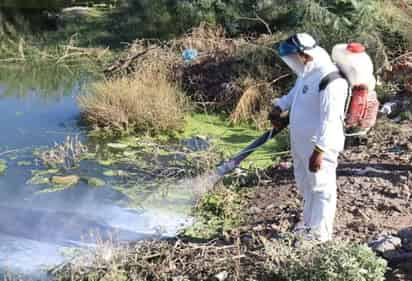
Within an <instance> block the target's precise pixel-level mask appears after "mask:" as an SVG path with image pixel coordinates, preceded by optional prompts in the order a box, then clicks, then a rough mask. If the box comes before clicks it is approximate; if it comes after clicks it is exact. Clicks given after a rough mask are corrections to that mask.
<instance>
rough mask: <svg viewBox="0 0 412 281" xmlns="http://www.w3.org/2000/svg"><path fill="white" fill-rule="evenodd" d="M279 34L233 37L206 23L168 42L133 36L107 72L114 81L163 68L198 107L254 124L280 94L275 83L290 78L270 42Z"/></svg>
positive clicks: (234, 120)
mask: <svg viewBox="0 0 412 281" xmlns="http://www.w3.org/2000/svg"><path fill="white" fill-rule="evenodd" d="M281 36H282V35H281V34H276V35H273V36H262V37H259V38H247V37H242V38H237V39H232V38H229V37H227V36H226V34H225V32H224V30H223V29H222V28H221V27H212V26H209V25H207V24H202V25H201V26H200V27H198V28H194V29H192V30H191V31H190V32H189V33H187V34H186V35H184V36H182V37H181V38H178V39H175V40H171V41H168V42H155V41H147V40H146V41H145V40H137V41H135V42H134V43H133V44H131V45H130V46H129V48H128V50H126V51H125V52H124V54H123V55H122V56H121V57H120V58H119V60H118V61H116V62H115V63H114V64H113V65H111V66H109V67H108V68H107V69H106V71H105V74H106V77H107V78H108V79H109V81H116V80H119V79H120V80H121V79H123V78H121V77H123V76H125V75H126V76H129V77H130V76H134V75H135V73H136V72H137V73H142V72H146V71H148V72H157V71H159V69H161V72H163V73H165V78H166V79H167V80H168V81H169V83H172V84H174V85H177V87H179V88H181V89H182V90H183V91H184V92H185V93H186V94H187V95H188V96H189V97H190V98H191V100H192V102H193V103H194V104H195V105H196V107H197V108H198V109H201V110H207V111H210V110H212V111H214V110H218V111H226V112H227V113H231V114H232V118H231V119H232V121H233V122H234V123H238V122H241V121H251V120H252V121H255V123H256V121H257V120H259V117H260V116H263V115H265V113H266V110H267V108H268V106H269V104H270V100H271V99H272V98H273V96H276V93H277V92H278V89H279V88H278V85H277V83H278V82H279V83H285V82H288V80H289V79H288V78H289V75H288V74H287V73H288V72H287V70H286V69H284V68H283V64H281V63H280V61H279V59H277V58H276V56H275V52H274V50H273V48H272V47H271V45H272V44H273V43H274V42H276V41H277V39H278V38H279V37H281ZM185 49H196V50H197V51H198V53H199V55H198V56H197V57H196V58H195V59H194V60H193V61H190V62H185V61H184V60H183V58H182V55H181V54H182V52H183V50H185ZM285 74H286V75H285ZM274 77H275V78H277V79H275V80H273V78H274ZM113 83H116V82H113ZM111 90H112V91H114V89H111Z"/></svg>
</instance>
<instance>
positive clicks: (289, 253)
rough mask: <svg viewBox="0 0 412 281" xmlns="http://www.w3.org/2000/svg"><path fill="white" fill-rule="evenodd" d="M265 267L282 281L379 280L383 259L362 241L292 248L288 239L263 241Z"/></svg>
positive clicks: (383, 268) (385, 265) (383, 274)
mask: <svg viewBox="0 0 412 281" xmlns="http://www.w3.org/2000/svg"><path fill="white" fill-rule="evenodd" d="M265 248H266V251H267V253H268V255H269V256H270V257H271V259H270V260H269V261H268V267H269V268H270V269H271V270H272V271H273V272H274V275H275V276H276V278H275V280H282V281H298V280H311V281H329V280H333V281H383V280H385V272H386V269H387V263H386V261H385V260H383V259H382V258H379V257H377V256H376V255H375V253H373V251H372V250H371V249H370V248H368V247H367V246H366V245H359V244H351V243H346V242H331V243H325V244H318V245H313V246H312V247H311V248H307V247H300V248H295V247H293V246H292V245H291V242H290V241H288V240H280V241H275V242H269V241H265Z"/></svg>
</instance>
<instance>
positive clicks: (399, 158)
mask: <svg viewBox="0 0 412 281" xmlns="http://www.w3.org/2000/svg"><path fill="white" fill-rule="evenodd" d="M411 125H412V124H411V123H410V122H405V123H403V124H395V123H393V122H391V121H388V120H384V121H380V122H379V124H378V125H377V127H376V128H375V130H374V131H372V132H370V135H368V141H367V143H362V142H361V143H358V144H352V145H351V146H350V147H347V148H346V149H345V152H344V153H343V155H342V156H341V159H340V164H339V167H338V206H337V214H336V220H335V229H334V235H335V238H337V239H345V240H352V241H357V242H368V241H371V240H373V239H375V238H376V237H377V236H378V235H379V234H382V233H385V234H397V233H398V231H399V230H401V229H403V228H406V227H410V226H412V207H411V201H412V198H411V194H412V178H411V175H412V163H411V160H412V126H411ZM283 160H284V161H290V159H288V158H286V159H283ZM249 202H250V203H249V208H248V221H249V222H250V223H251V226H248V227H243V229H242V230H243V231H246V230H249V229H250V228H254V230H258V231H260V232H261V231H262V232H266V233H267V235H268V236H269V235H272V234H274V233H279V232H284V231H288V230H291V229H292V228H293V226H294V224H296V223H297V222H298V221H299V219H300V216H301V206H302V204H301V197H300V196H299V195H298V193H297V189H296V186H295V183H294V179H293V175H292V170H291V169H289V170H280V169H277V168H276V167H274V168H273V169H270V170H269V171H268V172H267V175H266V176H264V177H263V180H262V182H261V184H260V185H259V186H258V187H257V191H256V193H254V197H253V198H250V200H249ZM388 280H412V261H409V262H406V263H404V264H401V265H398V266H397V268H396V269H395V270H394V271H393V272H391V273H390V276H388Z"/></svg>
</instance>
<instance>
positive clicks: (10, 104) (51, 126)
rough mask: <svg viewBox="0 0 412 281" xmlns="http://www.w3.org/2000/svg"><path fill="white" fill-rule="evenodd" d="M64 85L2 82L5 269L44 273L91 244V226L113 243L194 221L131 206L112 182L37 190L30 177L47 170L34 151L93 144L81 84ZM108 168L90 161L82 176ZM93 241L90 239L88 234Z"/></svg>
mask: <svg viewBox="0 0 412 281" xmlns="http://www.w3.org/2000/svg"><path fill="white" fill-rule="evenodd" d="M53 80H54V81H55V80H56V79H53ZM13 81H16V79H14V80H13ZM31 81H33V79H31ZM66 82H67V81H65V85H64V87H63V89H58V90H56V91H54V92H52V91H50V89H47V90H46V91H47V92H46V93H45V91H44V90H42V89H41V88H40V89H38V88H37V89H36V88H35V87H32V85H30V86H26V85H24V79H22V81H21V83H22V84H21V85H20V86H19V87H11V86H10V85H9V83H8V81H7V79H3V81H1V79H0V132H1V134H0V160H3V161H5V162H6V164H7V169H6V171H5V172H4V173H3V174H2V175H0V213H1V215H0V270H1V271H2V272H8V271H11V272H21V273H24V274H25V275H26V276H34V275H35V276H43V277H44V274H43V273H42V271H41V269H43V268H44V267H48V266H53V265H56V264H58V263H60V262H62V261H63V260H64V258H65V254H64V252H67V248H71V247H73V246H75V247H77V246H78V245H82V244H83V243H85V241H84V240H82V239H83V238H82V239H77V237H84V235H87V234H88V231H95V230H96V229H97V230H99V231H102V232H104V231H112V230H113V231H114V232H115V233H114V234H113V237H117V238H114V239H115V240H138V239H141V238H145V237H148V236H149V237H151V236H153V235H157V234H158V233H159V229H162V234H163V235H165V236H173V235H175V234H176V231H177V230H178V229H179V228H180V227H182V225H184V224H187V223H190V219H189V218H188V216H187V215H184V214H182V213H181V212H176V213H174V212H171V211H170V210H169V211H162V210H161V209H155V208H153V209H150V208H145V209H141V208H140V209H129V208H126V207H125V206H127V203H128V198H127V196H126V195H125V194H124V193H121V192H119V191H117V190H118V189H116V188H115V186H112V184H111V183H110V182H109V183H107V184H105V185H104V186H103V187H99V188H96V187H91V186H88V185H87V184H86V183H85V182H84V181H81V182H80V183H79V184H76V185H75V186H73V187H71V188H68V189H64V190H61V191H58V192H47V193H42V192H39V191H42V190H44V189H45V188H46V187H45V186H42V185H37V184H31V183H29V182H28V180H29V179H30V178H31V177H32V173H33V171H36V170H40V169H42V163H41V161H40V160H39V159H38V157H36V156H35V155H34V153H33V152H35V151H36V150H38V149H39V148H40V149H41V148H43V149H44V148H46V147H52V146H53V145H54V144H55V143H61V142H64V141H65V139H66V137H67V136H80V139H81V140H82V141H83V142H86V143H87V137H86V130H85V129H84V128H82V127H81V126H80V125H79V122H78V119H79V115H80V112H79V108H78V107H77V104H76V96H77V95H79V94H80V92H81V88H82V85H83V83H80V82H76V81H73V83H71V84H69V85H67V83H66ZM104 169H107V167H101V166H100V165H99V164H98V163H97V162H93V161H88V162H87V161H86V162H85V163H82V165H81V171H80V173H87V174H88V175H89V176H90V175H91V176H94V175H101V173H102V171H103V170H104ZM153 192H156V191H155V190H154V191H153ZM99 235H100V233H99ZM86 240H87V239H86ZM87 243H88V245H90V244H92V242H91V240H90V239H89V240H87ZM44 278H45V277H44Z"/></svg>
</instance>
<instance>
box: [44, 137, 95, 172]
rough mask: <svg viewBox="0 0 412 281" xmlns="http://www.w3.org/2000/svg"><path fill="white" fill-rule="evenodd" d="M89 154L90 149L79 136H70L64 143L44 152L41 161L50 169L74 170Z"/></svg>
mask: <svg viewBox="0 0 412 281" xmlns="http://www.w3.org/2000/svg"><path fill="white" fill-rule="evenodd" d="M87 152H88V147H87V146H86V145H84V144H83V143H82V142H81V141H80V139H79V137H78V136H74V137H72V136H68V137H67V138H66V140H65V141H64V142H63V143H61V144H58V143H56V144H55V145H54V147H53V148H52V149H49V150H46V151H44V152H42V153H41V154H40V159H41V160H42V161H43V164H45V165H46V166H49V167H53V168H56V167H61V168H64V169H72V168H74V167H75V166H76V165H78V164H79V162H80V160H81V157H82V156H83V155H84V154H85V153H87Z"/></svg>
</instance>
